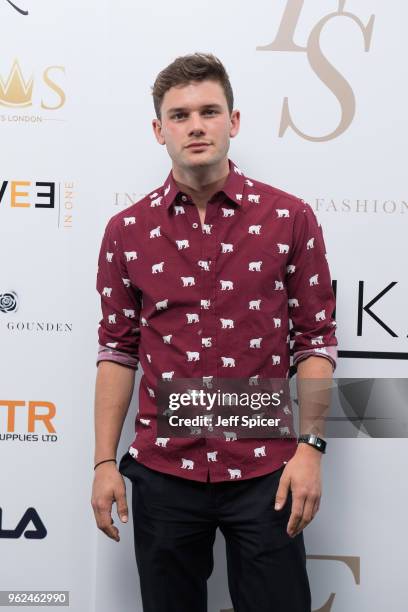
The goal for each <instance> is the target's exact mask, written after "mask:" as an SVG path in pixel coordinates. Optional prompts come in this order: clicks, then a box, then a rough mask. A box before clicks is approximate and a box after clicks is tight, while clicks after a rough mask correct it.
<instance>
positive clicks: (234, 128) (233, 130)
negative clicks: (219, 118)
mask: <svg viewBox="0 0 408 612" xmlns="http://www.w3.org/2000/svg"><path fill="white" fill-rule="evenodd" d="M230 120H231V127H230V137H231V138H234V136H236V135H237V134H238V132H239V126H240V120H241V113H240V112H239V110H234V111H232V113H231V118H230Z"/></svg>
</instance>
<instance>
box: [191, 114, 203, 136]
mask: <svg viewBox="0 0 408 612" xmlns="http://www.w3.org/2000/svg"><path fill="white" fill-rule="evenodd" d="M189 128H190V129H189V134H190V136H192V135H197V134H204V132H205V128H204V122H203V120H202V118H201V117H200V114H199V113H191V116H190V125H189Z"/></svg>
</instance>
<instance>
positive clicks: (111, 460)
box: [94, 459, 116, 470]
mask: <svg viewBox="0 0 408 612" xmlns="http://www.w3.org/2000/svg"><path fill="white" fill-rule="evenodd" d="M106 461H114V462H115V463H116V459H104V460H103V461H99V463H97V464H96V465H95V467H94V470H95V469H96V468H97V467H98V465H101V463H105V462H106Z"/></svg>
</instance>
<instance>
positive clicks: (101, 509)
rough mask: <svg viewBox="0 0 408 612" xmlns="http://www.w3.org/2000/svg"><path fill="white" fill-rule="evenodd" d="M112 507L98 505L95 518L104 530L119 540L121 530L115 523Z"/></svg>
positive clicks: (99, 526)
mask: <svg viewBox="0 0 408 612" xmlns="http://www.w3.org/2000/svg"><path fill="white" fill-rule="evenodd" d="M111 508H112V506H110V507H109V508H107V507H106V506H105V505H104V506H100V505H99V506H98V504H97V505H96V508H95V519H96V524H97V526H98V528H99V529H100V530H101V531H103V532H104V533H105V534H106V535H107V536H109V537H110V538H112V539H113V540H119V531H118V529H117V527H115V525H113V518H112V515H111Z"/></svg>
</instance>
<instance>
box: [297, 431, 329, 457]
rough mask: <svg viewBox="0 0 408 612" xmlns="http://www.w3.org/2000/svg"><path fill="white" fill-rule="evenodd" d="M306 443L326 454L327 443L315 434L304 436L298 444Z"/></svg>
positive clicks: (299, 438)
mask: <svg viewBox="0 0 408 612" xmlns="http://www.w3.org/2000/svg"><path fill="white" fill-rule="evenodd" d="M299 442H305V444H309V445H310V446H314V448H315V449H316V450H318V451H320V452H321V453H325V452H326V446H327V442H325V441H324V440H323V438H319V436H316V435H315V434H304V435H302V436H299V437H298V443H299Z"/></svg>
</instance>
